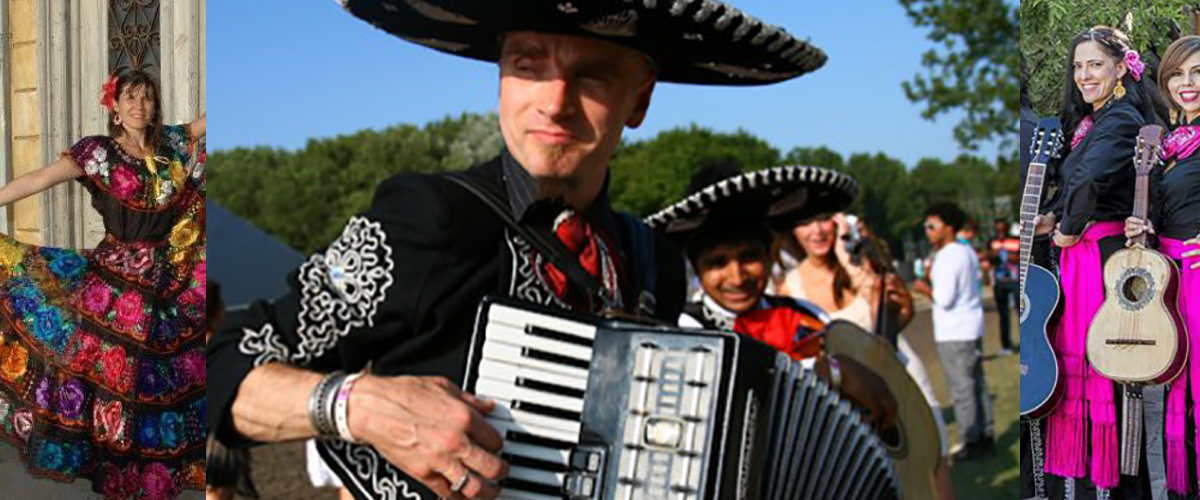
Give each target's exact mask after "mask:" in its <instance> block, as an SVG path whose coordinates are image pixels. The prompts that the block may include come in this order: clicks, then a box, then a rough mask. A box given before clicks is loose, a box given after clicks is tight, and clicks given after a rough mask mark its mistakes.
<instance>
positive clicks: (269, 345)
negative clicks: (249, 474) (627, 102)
mask: <svg viewBox="0 0 1200 500" xmlns="http://www.w3.org/2000/svg"><path fill="white" fill-rule="evenodd" d="M508 161H513V160H511V158H510V159H509V160H508ZM503 163H504V160H502V159H501V157H497V158H495V159H493V160H491V161H489V162H487V163H484V164H482V165H479V166H476V167H474V168H472V169H470V170H468V171H467V173H468V175H470V176H472V177H475V178H477V179H478V180H481V181H483V182H487V183H491V184H492V185H493V186H494V187H496V190H497V191H501V192H505V194H506V195H507V194H509V193H511V190H510V189H509V188H501V187H500V186H501V185H505V186H508V185H509V184H510V183H511V182H521V181H513V179H515V178H520V177H521V176H520V173H523V172H524V169H523V168H520V166H519V165H516V164H515V161H513V165H514V166H515V167H516V170H508V171H507V173H508V174H509V175H507V176H506V175H505V173H506V169H505V168H504V166H503ZM506 177H507V178H508V180H509V182H506V181H505V178H506ZM531 192H532V191H530V193H531ZM534 198H535V197H534V196H529V197H522V198H521V199H520V200H507V201H508V202H509V204H510V206H511V207H515V208H520V207H522V206H529V205H531V204H533V203H536V202H537V200H535V199H534ZM598 201H599V203H593V207H589V209H588V210H585V211H584V212H585V217H586V216H589V215H592V214H593V213H594V214H595V215H596V216H597V217H598V218H601V217H609V218H610V223H611V224H614V225H616V231H615V234H613V236H614V238H615V239H616V240H617V241H618V242H619V246H620V247H621V248H622V249H623V250H622V252H623V253H624V254H626V255H632V251H631V250H630V249H629V245H631V243H630V242H631V241H632V237H631V236H630V232H629V230H628V229H626V228H627V224H626V223H624V222H621V221H619V220H618V219H617V218H616V217H614V216H613V214H612V212H611V209H610V208H609V207H608V205H607V198H606V197H604V196H602V197H601V198H599V199H598ZM514 203H515V204H514ZM599 212H603V213H599ZM298 223H299V222H298ZM510 233H511V232H510V231H509V230H507V228H506V226H505V225H504V223H503V221H502V220H501V219H500V218H499V217H498V216H497V215H496V214H494V213H493V212H492V211H491V210H490V209H489V208H488V207H487V206H486V205H485V204H484V203H483V202H482V201H480V200H479V199H478V198H476V197H475V196H474V195H472V194H470V193H469V192H468V191H466V190H465V189H463V188H462V187H461V186H459V185H457V184H455V183H454V182H452V181H450V180H448V179H446V178H445V177H443V176H439V175H411V174H406V175H399V176H396V177H392V178H390V179H388V180H386V181H384V182H383V183H382V184H381V185H380V186H379V188H378V190H377V191H376V194H375V198H374V201H373V202H372V206H371V208H370V209H369V210H368V211H367V212H366V213H365V214H363V215H361V216H358V217H353V218H351V220H350V222H349V223H348V224H347V225H346V229H345V230H344V232H343V233H342V235H341V237H339V238H338V240H337V241H335V242H333V244H332V245H330V246H329V247H328V248H327V249H326V250H324V251H323V252H321V253H318V254H316V255H314V256H312V257H311V258H310V259H309V260H308V261H307V262H306V263H305V264H303V265H301V266H300V268H299V269H298V270H297V271H296V272H294V273H293V274H292V275H291V276H289V279H288V281H289V286H290V287H291V290H292V292H291V293H290V294H288V295H286V296H284V297H282V298H280V299H278V300H275V301H258V302H255V303H254V304H253V305H252V306H251V307H250V308H249V310H247V311H244V312H241V313H237V314H230V315H229V318H228V319H227V321H226V322H225V325H224V326H223V328H222V329H221V331H220V332H219V333H218V334H217V335H216V336H214V337H213V339H212V342H211V343H210V344H209V347H208V375H209V376H208V404H209V406H208V425H209V429H210V431H215V432H217V433H218V436H220V437H221V439H222V440H223V441H225V442H226V443H228V444H230V445H233V446H244V445H246V444H250V443H249V442H248V441H247V440H245V439H244V438H242V437H241V436H238V435H237V434H236V432H235V431H233V430H232V429H231V427H230V425H229V423H228V421H229V411H230V406H231V404H232V402H233V400H234V398H235V397H236V395H237V391H238V386H239V385H240V384H241V381H242V380H243V379H245V377H246V375H247V374H248V373H249V372H250V370H252V369H253V368H254V367H255V366H258V365H261V364H264V363H269V362H277V361H281V362H286V363H288V364H291V365H294V366H300V367H304V368H306V369H310V370H314V371H318V372H331V371H334V370H344V371H347V372H351V371H358V370H361V369H363V368H364V367H365V366H367V365H368V363H370V370H371V373H373V374H377V375H388V376H392V375H404V374H411V375H440V376H444V377H446V378H448V379H450V380H451V381H453V382H455V383H457V384H460V385H461V383H462V377H463V368H464V366H465V362H466V359H465V358H466V349H467V347H468V344H469V342H470V338H471V333H472V330H473V327H474V322H475V312H476V309H477V307H478V304H479V301H480V299H482V298H483V296H485V295H488V294H499V295H507V296H511V297H516V298H519V299H521V300H525V301H528V302H535V303H541V304H548V303H552V302H551V301H552V292H550V291H549V289H548V288H546V286H545V284H544V283H543V282H541V280H540V278H539V277H538V275H537V274H536V273H534V272H533V271H532V269H531V268H532V267H534V266H532V265H531V264H530V263H531V262H533V261H534V259H535V258H536V254H535V253H533V251H532V249H531V248H530V247H529V245H528V243H524V242H523V241H522V240H520V239H519V238H515V237H513V235H512V234H510ZM654 238H655V252H654V253H653V257H652V259H653V266H652V265H651V263H650V262H637V261H635V260H631V259H628V258H626V259H624V260H625V262H627V263H628V264H627V266H626V267H627V269H629V270H628V271H627V272H629V273H639V272H647V270H648V269H650V268H651V267H653V268H654V269H655V270H656V271H657V276H658V278H657V293H656V299H657V309H656V316H657V317H658V319H660V320H662V321H666V322H671V323H674V322H675V320H676V318H678V316H679V313H680V311H681V310H682V308H683V301H684V293H685V292H684V285H685V283H684V274H683V259H682V257H681V254H680V253H679V252H678V250H677V249H675V248H674V247H673V246H672V245H670V244H669V243H667V242H666V240H665V239H663V238H659V237H657V236H655V237H654ZM648 260H649V259H648ZM626 281H632V280H626ZM636 295H637V293H635V292H634V291H633V290H626V291H625V296H626V297H633V296H636ZM634 302H635V301H632V300H630V301H626V304H627V307H628V306H629V305H632V304H634ZM334 441H336V440H332V441H321V442H320V445H319V446H318V448H319V450H320V452H321V454H322V456H325V457H326V461H327V463H328V464H329V465H330V467H331V468H332V469H333V470H334V472H335V473H337V474H338V475H339V476H341V477H342V480H343V482H345V483H346V484H347V485H351V484H354V485H358V486H359V487H361V488H362V489H356V490H355V493H356V495H365V496H367V497H370V498H377V497H385V496H387V495H388V494H389V493H387V492H384V491H380V490H378V489H377V488H376V489H374V490H371V489H370V488H374V487H375V486H379V485H380V484H384V483H387V481H383V482H381V481H375V479H377V478H381V477H393V478H396V479H395V480H392V482H390V483H387V484H391V485H392V488H393V489H394V488H395V487H396V484H397V483H396V481H405V484H410V486H411V487H413V488H417V489H419V490H422V491H423V492H424V493H427V494H428V493H429V492H428V491H425V489H424V487H423V486H420V485H419V484H417V483H416V482H414V481H410V480H406V479H404V478H403V474H402V473H400V472H399V471H397V470H396V469H394V468H392V467H390V466H389V465H387V464H386V462H384V461H383V460H382V459H381V458H380V457H379V456H378V454H377V453H376V452H374V450H373V448H370V447H366V446H363V447H347V446H346V445H345V443H344V442H341V441H337V442H336V443H334ZM331 443H332V444H331ZM331 449H333V451H332V452H331V451H330V450H331ZM329 453H340V455H339V456H340V457H341V458H340V459H337V460H331V459H330V458H329V456H330V455H329ZM368 462H369V464H368V465H364V464H367V463H368ZM368 469H369V471H368ZM363 471H368V472H363ZM364 474H365V475H364ZM349 475H358V477H357V478H354V477H351V476H349ZM351 479H352V480H351ZM372 485H374V486H372ZM393 493H394V491H393ZM392 497H393V498H395V497H396V495H392ZM426 498H429V496H428V495H426Z"/></svg>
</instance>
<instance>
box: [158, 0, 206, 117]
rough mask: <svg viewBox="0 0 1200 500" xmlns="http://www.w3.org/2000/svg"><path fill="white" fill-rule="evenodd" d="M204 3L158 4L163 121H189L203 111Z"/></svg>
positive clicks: (193, 0) (176, 1) (185, 0)
mask: <svg viewBox="0 0 1200 500" xmlns="http://www.w3.org/2000/svg"><path fill="white" fill-rule="evenodd" d="M204 4H205V2H204V0H172V1H163V2H160V3H159V5H160V7H159V9H160V10H159V17H158V22H159V30H160V33H161V40H162V45H161V48H162V52H161V53H160V54H159V64H160V70H161V71H160V73H161V75H160V78H161V83H162V87H163V97H164V100H163V123H167V124H176V123H182V122H186V121H191V120H193V119H195V118H197V117H198V116H200V113H201V112H202V111H203V110H204V103H205V98H204V94H205V92H204V83H205V72H204V70H205V67H204V65H205V55H204V52H205V50H204V49H205V47H204V43H205V38H204V30H205V19H204V17H205V16H204V14H205V5H204Z"/></svg>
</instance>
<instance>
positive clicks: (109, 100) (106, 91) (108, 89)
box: [100, 73, 118, 111]
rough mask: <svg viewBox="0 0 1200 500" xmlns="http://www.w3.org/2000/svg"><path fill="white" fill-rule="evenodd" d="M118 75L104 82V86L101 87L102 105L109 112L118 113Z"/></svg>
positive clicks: (114, 74)
mask: <svg viewBox="0 0 1200 500" xmlns="http://www.w3.org/2000/svg"><path fill="white" fill-rule="evenodd" d="M117 81H118V78H117V75H116V73H113V75H112V76H110V77H108V81H107V82H104V86H102V87H100V89H101V93H100V105H101V106H104V109H107V110H109V111H116V108H117Z"/></svg>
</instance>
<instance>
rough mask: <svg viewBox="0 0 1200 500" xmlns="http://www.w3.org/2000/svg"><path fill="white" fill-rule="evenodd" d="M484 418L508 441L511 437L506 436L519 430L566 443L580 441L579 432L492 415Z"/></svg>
mask: <svg viewBox="0 0 1200 500" xmlns="http://www.w3.org/2000/svg"><path fill="white" fill-rule="evenodd" d="M484 420H487V422H488V423H489V424H491V425H492V427H493V428H495V429H496V432H499V433H500V435H501V436H504V437H505V442H507V441H508V439H510V437H509V436H506V434H507V433H508V432H510V431H511V432H518V433H521V434H529V435H531V436H536V437H541V438H547V439H553V440H555V441H559V442H562V443H565V444H576V443H578V442H579V434H578V433H570V432H564V431H562V430H559V429H553V428H549V427H542V426H539V425H533V424H529V423H525V424H519V423H516V422H512V421H508V420H498V419H494V418H491V417H485V418H484Z"/></svg>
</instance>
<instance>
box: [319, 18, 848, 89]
mask: <svg viewBox="0 0 1200 500" xmlns="http://www.w3.org/2000/svg"><path fill="white" fill-rule="evenodd" d="M337 1H338V2H339V3H341V4H342V5H343V6H344V7H345V8H346V9H347V10H349V11H350V12H351V13H352V14H354V15H355V16H357V17H359V18H361V19H363V20H365V21H367V22H369V23H371V24H373V25H375V26H376V27H378V28H380V29H382V30H384V31H387V32H388V33H391V34H393V35H395V36H398V37H400V38H403V39H405V40H408V41H410V42H413V43H417V44H420V45H424V46H427V47H431V48H433V49H436V50H440V51H442V52H446V53H450V54H454V55H458V56H463V57H469V58H472V59H478V60H482V61H496V60H497V58H498V56H499V53H500V50H499V42H500V38H501V35H502V34H504V33H507V32H512V31H543V32H551V33H562V34H572V35H579V36H588V37H592V38H600V39H603V40H607V41H610V42H613V43H616V44H620V45H624V46H627V47H630V48H633V49H635V50H638V51H641V52H643V53H645V54H646V55H648V56H649V57H650V58H651V59H653V60H654V62H655V64H656V65H657V66H658V70H659V72H658V79H659V80H660V81H664V82H675V83H698V84H711V85H764V84H769V83H776V82H781V81H784V80H788V79H791V78H795V77H797V76H800V75H803V74H805V73H808V72H811V71H814V70H816V69H818V68H820V67H821V66H822V65H824V64H825V59H826V58H825V53H824V52H822V51H821V50H820V49H818V48H816V47H814V46H812V45H811V44H809V43H808V42H806V41H804V40H799V39H797V38H795V37H793V36H792V35H791V34H789V33H788V32H787V31H785V30H784V29H782V28H779V27H777V26H772V25H768V24H764V23H763V22H762V21H760V20H758V19H756V18H754V17H753V16H750V15H747V14H745V13H743V12H741V11H740V10H738V9H736V8H734V7H732V6H729V5H726V4H724V3H723V2H718V1H714V0H575V1H571V2H567V1H547V0H521V1H501V0H488V1H481V0H337Z"/></svg>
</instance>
